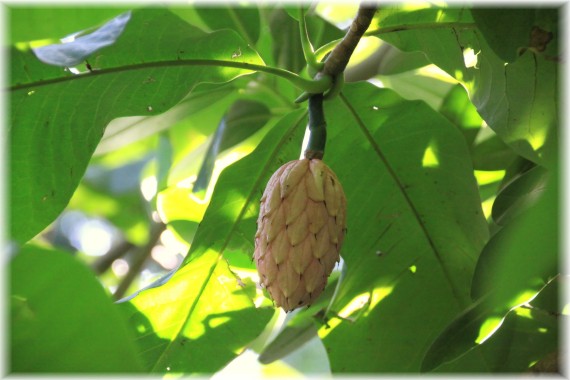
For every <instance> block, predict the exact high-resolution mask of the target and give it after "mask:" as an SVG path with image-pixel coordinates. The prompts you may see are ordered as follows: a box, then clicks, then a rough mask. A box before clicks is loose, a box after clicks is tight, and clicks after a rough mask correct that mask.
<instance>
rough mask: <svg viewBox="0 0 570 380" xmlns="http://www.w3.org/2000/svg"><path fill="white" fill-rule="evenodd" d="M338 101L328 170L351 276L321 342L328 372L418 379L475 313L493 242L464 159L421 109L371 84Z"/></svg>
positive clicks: (332, 106) (457, 138)
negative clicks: (341, 202) (453, 326)
mask: <svg viewBox="0 0 570 380" xmlns="http://www.w3.org/2000/svg"><path fill="white" fill-rule="evenodd" d="M343 93H344V96H342V97H341V98H340V99H338V100H335V101H331V102H330V103H325V111H326V117H327V122H328V136H329V141H328V143H327V153H326V155H325V161H326V162H327V163H328V164H329V166H330V167H331V168H332V169H333V170H334V171H335V172H336V174H337V175H338V177H339V180H340V181H341V182H342V184H343V187H344V189H345V193H346V197H347V220H348V221H347V227H348V232H347V235H346V239H345V245H344V246H343V248H342V251H341V256H342V257H343V258H344V260H345V265H346V266H347V273H346V277H345V278H344V280H343V282H342V284H341V286H340V287H339V289H338V293H337V295H336V298H335V300H334V302H333V303H332V304H331V305H330V307H329V309H330V311H331V313H329V314H328V315H327V317H328V318H330V320H329V322H328V323H329V326H330V328H327V327H326V326H324V327H322V328H321V329H320V330H319V335H320V336H321V337H322V338H323V340H324V344H325V346H326V347H327V351H328V353H329V358H330V362H331V367H332V370H333V371H334V372H337V373H338V372H394V371H399V372H415V371H418V370H419V369H420V362H421V357H422V355H423V353H424V352H425V350H426V349H427V347H428V345H429V343H430V342H431V341H432V340H433V339H434V338H435V334H436V333H437V331H439V329H441V328H443V327H444V326H445V325H446V324H447V323H449V322H450V321H451V320H452V319H453V317H454V316H455V315H456V314H458V313H459V312H460V311H461V310H463V308H464V307H466V306H467V305H468V304H469V303H470V297H469V288H470V279H471V276H472V273H473V270H474V268H475V263H476V260H477V257H478V254H479V252H480V250H481V248H482V247H483V245H484V243H485V241H486V240H487V238H488V231H487V226H486V222H485V218H484V216H483V213H482V210H481V204H480V199H479V196H478V192H477V184H476V182H475V179H474V177H473V168H472V166H471V160H470V157H469V151H468V149H467V145H466V144H465V140H464V138H463V136H462V135H461V133H460V132H459V131H458V130H457V129H456V128H455V127H454V126H453V125H451V124H450V123H449V122H448V121H447V120H446V119H445V118H444V117H442V116H441V115H440V114H439V113H437V112H435V111H433V110H432V109H431V108H430V107H429V106H427V105H426V104H425V103H423V102H420V101H405V100H403V99H402V98H400V97H399V96H398V95H396V94H395V93H394V92H392V91H390V90H385V89H379V88H376V87H374V86H372V85H370V84H355V85H347V86H346V87H345V89H344V90H343ZM334 313H337V314H339V315H340V316H341V317H343V318H353V319H354V321H353V322H350V321H346V320H343V321H341V320H339V319H337V318H335V314H334ZM354 342H363V343H362V344H354Z"/></svg>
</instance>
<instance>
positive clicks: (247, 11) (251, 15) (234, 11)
mask: <svg viewBox="0 0 570 380" xmlns="http://www.w3.org/2000/svg"><path fill="white" fill-rule="evenodd" d="M236 5H237V4H236V3H232V4H229V3H224V2H218V3H216V4H215V5H214V4H211V5H208V6H198V7H196V12H197V13H198V15H199V16H200V18H201V19H202V20H203V21H204V23H205V24H206V25H208V27H209V28H210V29H211V30H219V29H225V28H229V29H233V30H234V31H235V32H237V33H238V34H239V35H240V36H241V37H242V38H243V39H244V41H246V42H247V44H249V46H251V47H255V43H256V42H257V40H258V39H259V27H260V23H259V10H258V9H257V8H256V7H251V6H247V7H244V6H239V5H238V6H236ZM245 47H246V46H244V48H245ZM236 50H238V47H236Z"/></svg>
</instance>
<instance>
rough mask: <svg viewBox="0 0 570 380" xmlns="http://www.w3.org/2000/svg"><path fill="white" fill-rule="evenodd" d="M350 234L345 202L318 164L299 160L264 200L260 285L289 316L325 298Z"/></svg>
mask: <svg viewBox="0 0 570 380" xmlns="http://www.w3.org/2000/svg"><path fill="white" fill-rule="evenodd" d="M345 231H346V199H345V196H344V191H343V190H342V186H341V184H340V182H339V180H338V178H337V176H336V175H335V174H334V173H333V171H332V170H331V169H330V168H329V167H328V166H327V165H325V164H324V163H323V162H322V161H321V160H319V159H303V160H295V161H291V162H288V163H286V164H285V165H283V166H281V167H280V168H279V169H278V170H277V171H276V172H275V173H274V174H273V176H272V177H271V178H270V179H269V182H268V183H267V187H266V188H265V191H264V193H263V196H262V197H261V205H260V210H259V217H258V219H257V233H256V235H255V253H254V260H255V263H256V266H257V271H258V272H259V277H260V281H261V284H262V285H263V286H264V287H265V288H266V289H267V290H268V291H269V294H270V295H271V297H272V298H273V300H274V301H275V304H276V306H278V307H282V308H283V309H284V310H285V311H291V310H294V309H296V308H298V307H300V306H304V305H310V304H312V303H313V302H314V301H315V300H316V299H317V298H318V297H319V296H320V294H321V293H322V291H323V290H324V288H325V285H326V283H327V278H328V276H329V275H330V273H331V271H332V269H333V267H334V265H335V263H336V262H338V261H339V258H340V256H339V252H340V248H341V245H342V241H343V238H344V233H345Z"/></svg>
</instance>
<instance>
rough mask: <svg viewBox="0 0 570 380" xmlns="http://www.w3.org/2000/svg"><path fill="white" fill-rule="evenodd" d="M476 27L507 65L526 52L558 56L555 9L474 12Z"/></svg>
mask: <svg viewBox="0 0 570 380" xmlns="http://www.w3.org/2000/svg"><path fill="white" fill-rule="evenodd" d="M471 13H472V14H473V19H474V20H475V22H476V23H477V27H478V28H479V30H480V31H481V32H482V33H483V36H484V37H485V40H487V43H488V44H489V46H490V47H491V48H492V49H493V51H494V52H495V54H497V56H499V57H500V58H501V59H502V60H504V61H505V62H514V61H515V60H516V59H517V58H518V56H519V55H520V54H522V53H523V52H524V51H525V50H526V49H527V48H532V49H535V50H536V51H539V52H542V51H545V50H547V49H548V53H549V54H551V56H552V57H554V56H555V55H556V54H558V47H557V46H556V43H553V44H551V43H550V42H551V41H552V39H554V38H555V36H556V38H557V37H558V36H557V34H558V30H557V25H556V23H557V20H556V19H557V17H558V15H557V9H556V8H548V7H547V8H544V7H536V8H504V9H500V8H496V7H495V8H479V7H477V8H474V9H472V10H471Z"/></svg>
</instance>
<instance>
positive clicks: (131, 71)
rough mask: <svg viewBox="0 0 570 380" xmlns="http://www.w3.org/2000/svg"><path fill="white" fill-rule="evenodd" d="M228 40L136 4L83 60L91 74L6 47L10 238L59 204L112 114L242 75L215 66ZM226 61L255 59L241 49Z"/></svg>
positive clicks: (138, 110) (27, 233)
mask: <svg viewBox="0 0 570 380" xmlns="http://www.w3.org/2000/svg"><path fill="white" fill-rule="evenodd" d="M141 41H144V48H142V46H143V45H141ZM237 45H242V46H245V44H244V43H243V40H241V39H240V38H239V36H237V35H236V34H235V33H234V32H232V31H228V30H226V31H220V32H214V33H210V34H206V33H203V32H201V31H199V30H197V29H195V28H193V27H191V26H189V25H188V24H186V23H185V22H183V21H182V20H180V19H178V18H177V17H176V16H174V15H172V14H171V13H169V12H168V11H164V10H140V11H134V12H133V13H132V18H131V21H130V22H129V24H128V25H127V27H126V29H125V31H124V33H123V34H122V35H121V37H120V38H119V39H118V40H117V42H116V43H115V44H114V45H112V46H110V47H107V48H104V49H103V50H101V51H99V52H98V53H96V55H95V56H94V57H90V58H89V61H90V63H91V65H92V67H93V69H94V70H95V71H94V72H93V73H85V74H80V75H72V74H69V73H66V72H64V71H63V70H62V69H61V68H55V67H53V66H47V65H44V64H42V63H40V62H39V61H37V59H36V58H35V57H34V56H33V54H32V53H31V52H29V51H27V52H23V51H18V50H12V66H11V70H12V73H11V74H12V75H11V80H12V82H11V87H10V103H11V107H10V146H11V149H10V173H11V178H10V188H9V190H10V194H11V198H10V202H11V213H10V221H11V222H10V225H11V231H10V235H11V238H12V239H14V240H16V241H19V242H23V241H26V240H28V239H30V238H32V237H33V236H34V235H36V234H37V233H38V232H40V231H41V230H42V229H43V228H44V227H45V226H46V225H48V224H49V223H50V222H51V221H52V220H53V219H54V218H55V217H56V216H57V215H58V214H59V213H60V212H61V211H62V210H63V208H64V207H65V205H66V204H67V202H68V201H69V199H70V197H71V195H72V193H73V191H74V190H75V188H76V187H77V184H78V183H79V180H80V178H81V176H82V175H83V173H84V171H85V168H86V166H87V163H88V162H89V159H90V158H91V155H92V154H93V152H94V150H95V147H96V146H97V144H98V142H99V141H100V139H101V136H102V135H103V132H104V129H105V126H106V125H107V124H108V123H109V122H110V121H111V120H112V119H114V118H116V117H120V116H130V115H156V114H158V113H161V112H164V111H166V110H167V109H169V108H171V107H172V106H173V105H175V104H176V103H177V102H179V101H180V100H181V99H182V98H183V97H184V96H185V95H186V94H187V93H188V92H190V91H191V90H192V88H193V87H194V86H196V85H197V84H198V83H201V82H215V83H219V82H225V81H228V80H231V79H233V78H235V77H237V76H239V75H243V74H247V73H249V72H250V71H247V70H241V69H234V68H229V67H219V66H216V65H217V63H216V62H218V60H222V61H223V60H226V61H230V60H231V59H232V58H231V56H232V52H233V49H234V48H235V46H237ZM209 60H214V61H209ZM236 60H237V61H240V62H249V63H256V64H263V62H262V61H261V59H260V58H259V56H258V55H257V54H256V53H255V52H253V51H252V50H250V49H246V48H243V49H242V55H241V56H240V57H239V58H237V59H234V61H236ZM196 64H199V65H198V66H197V65H196ZM203 64H207V65H206V66H203ZM30 110H35V112H30ZM79 110H80V112H78V111H79ZM77 126H81V128H79V127H77ZM22 189H29V190H27V191H22Z"/></svg>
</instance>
